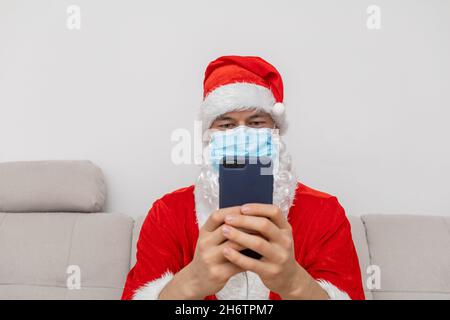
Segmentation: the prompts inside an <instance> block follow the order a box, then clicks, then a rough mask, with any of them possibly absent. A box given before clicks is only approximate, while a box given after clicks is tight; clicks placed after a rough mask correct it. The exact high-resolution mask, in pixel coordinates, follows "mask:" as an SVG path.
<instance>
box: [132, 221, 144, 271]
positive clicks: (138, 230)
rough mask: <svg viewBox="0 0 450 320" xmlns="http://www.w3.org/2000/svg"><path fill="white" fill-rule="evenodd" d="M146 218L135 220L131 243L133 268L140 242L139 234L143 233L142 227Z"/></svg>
mask: <svg viewBox="0 0 450 320" xmlns="http://www.w3.org/2000/svg"><path fill="white" fill-rule="evenodd" d="M145 217H146V216H140V217H137V218H136V219H135V220H134V228H133V241H132V243H131V246H132V247H131V264H130V265H131V267H133V266H134V265H135V264H136V248H137V242H138V240H139V234H140V233H141V227H142V224H143V223H144V220H145Z"/></svg>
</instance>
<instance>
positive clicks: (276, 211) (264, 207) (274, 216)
mask: <svg viewBox="0 0 450 320" xmlns="http://www.w3.org/2000/svg"><path fill="white" fill-rule="evenodd" d="M241 212H242V213H243V214H245V215H249V216H261V217H266V218H269V219H270V220H272V222H273V223H275V225H276V226H277V227H278V228H280V229H287V228H289V227H290V225H289V222H288V221H287V220H286V218H285V217H284V216H283V214H282V213H281V210H280V208H278V207H277V206H274V205H272V204H263V203H247V204H245V205H243V206H242V207H241Z"/></svg>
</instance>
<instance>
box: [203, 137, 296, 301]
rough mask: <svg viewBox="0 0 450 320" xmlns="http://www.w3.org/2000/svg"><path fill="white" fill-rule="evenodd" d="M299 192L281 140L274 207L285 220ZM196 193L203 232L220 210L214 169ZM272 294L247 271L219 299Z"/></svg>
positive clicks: (205, 172) (231, 281) (207, 166)
mask: <svg viewBox="0 0 450 320" xmlns="http://www.w3.org/2000/svg"><path fill="white" fill-rule="evenodd" d="M296 188H297V178H296V176H295V174H294V172H293V170H292V167H291V157H290V156H289V154H288V153H287V151H286V146H285V144H284V143H283V142H282V141H281V138H280V145H279V164H278V167H277V170H276V171H275V172H274V185H273V204H274V205H276V206H277V207H279V208H280V210H281V212H282V213H283V215H284V217H285V218H287V216H288V213H289V209H290V208H291V206H292V203H293V201H294V197H295V190H296ZM194 193H195V210H196V215H197V223H198V227H199V228H201V227H202V226H203V224H204V223H205V222H206V220H207V219H208V217H209V216H210V214H211V213H212V212H214V211H216V210H217V209H218V208H219V175H218V173H217V172H216V170H215V169H214V168H213V167H212V165H210V164H203V165H202V167H201V170H200V174H199V177H198V179H197V182H196V184H195V190H194ZM269 292H270V290H269V289H268V288H267V287H266V286H265V285H264V284H263V282H262V281H261V279H260V278H259V276H258V275H257V274H255V273H253V272H251V271H246V272H241V273H238V274H236V275H234V276H233V277H231V278H230V279H229V280H228V282H227V284H226V285H225V286H224V287H223V288H222V290H220V291H219V292H217V293H216V297H217V298H218V299H219V300H228V299H254V300H264V299H268V298H269Z"/></svg>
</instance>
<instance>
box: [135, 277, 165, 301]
mask: <svg viewBox="0 0 450 320" xmlns="http://www.w3.org/2000/svg"><path fill="white" fill-rule="evenodd" d="M172 278H173V273H172V272H170V271H166V272H165V273H164V274H163V275H162V276H161V277H160V278H158V279H156V280H153V281H150V282H148V283H147V284H145V285H143V286H142V287H140V288H139V289H137V290H136V292H135V293H134V295H133V300H158V297H159V294H160V293H161V291H162V289H164V287H165V286H166V284H167V283H169V281H170V280H172Z"/></svg>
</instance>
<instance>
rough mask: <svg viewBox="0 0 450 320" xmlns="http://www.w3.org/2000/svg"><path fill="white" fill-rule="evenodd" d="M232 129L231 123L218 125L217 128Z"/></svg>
mask: <svg viewBox="0 0 450 320" xmlns="http://www.w3.org/2000/svg"><path fill="white" fill-rule="evenodd" d="M233 127H234V124H233V123H224V124H221V125H219V128H221V129H231V128H233Z"/></svg>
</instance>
